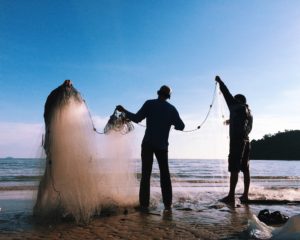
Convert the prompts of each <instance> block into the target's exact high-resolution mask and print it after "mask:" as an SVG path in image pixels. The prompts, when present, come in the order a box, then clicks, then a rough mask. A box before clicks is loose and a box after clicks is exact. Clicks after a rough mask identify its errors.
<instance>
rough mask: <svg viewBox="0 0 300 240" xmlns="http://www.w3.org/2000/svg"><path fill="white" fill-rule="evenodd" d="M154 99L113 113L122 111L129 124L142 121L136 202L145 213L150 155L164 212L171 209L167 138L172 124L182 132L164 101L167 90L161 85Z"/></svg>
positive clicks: (173, 110) (169, 94) (180, 121)
mask: <svg viewBox="0 0 300 240" xmlns="http://www.w3.org/2000/svg"><path fill="white" fill-rule="evenodd" d="M157 94H158V98H157V99H152V100H147V101H146V102H145V103H144V105H143V106H142V107H141V109H140V110H139V111H138V112H137V113H136V114H134V113H131V112H129V111H127V110H126V109H125V108H123V107H122V106H121V105H118V106H117V110H118V111H120V112H124V113H125V114H126V117H127V118H128V119H130V120H131V121H133V122H136V123H138V122H140V121H142V120H143V119H145V118H146V125H147V126H146V131H145V135H144V138H143V141H142V153H141V157H142V177H141V183H140V193H139V201H140V208H141V211H148V207H149V200H150V177H151V172H152V164H153V155H154V154H155V156H156V159H157V161H158V165H159V169H160V184H161V190H162V197H163V203H164V206H165V210H171V205H172V184H171V178H170V172H169V164H168V145H169V143H168V139H169V132H170V128H171V126H172V125H174V127H175V129H176V130H181V131H182V130H183V129H184V127H185V125H184V123H183V121H182V120H181V118H180V116H179V113H178V111H177V110H176V108H175V107H174V106H173V105H171V104H170V103H168V102H167V99H169V98H170V97H171V89H170V88H169V87H168V86H165V85H164V86H162V87H161V88H160V89H159V90H158V91H157Z"/></svg>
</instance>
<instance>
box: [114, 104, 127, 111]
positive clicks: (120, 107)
mask: <svg viewBox="0 0 300 240" xmlns="http://www.w3.org/2000/svg"><path fill="white" fill-rule="evenodd" d="M116 109H117V110H118V111H119V112H125V108H123V106H121V105H118V106H116Z"/></svg>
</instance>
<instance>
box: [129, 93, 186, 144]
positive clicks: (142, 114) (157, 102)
mask: <svg viewBox="0 0 300 240" xmlns="http://www.w3.org/2000/svg"><path fill="white" fill-rule="evenodd" d="M125 113H126V116H127V117H128V118H129V119H130V120H131V121H133V122H136V123H138V122H140V121H142V120H143V119H145V118H146V125H147V127H146V131H145V135H144V139H143V144H150V145H151V146H153V147H155V148H158V149H167V148H168V145H169V142H168V139H169V132H170V128H171V126H172V125H174V127H175V129H176V130H183V129H184V123H183V121H182V120H181V118H180V116H179V113H178V111H177V110H176V108H175V107H174V106H173V105H171V104H170V103H168V102H167V101H165V100H161V99H152V100H147V101H146V102H145V103H144V105H143V106H142V107H141V109H140V110H139V111H138V112H137V113H136V114H134V113H131V112H129V111H125Z"/></svg>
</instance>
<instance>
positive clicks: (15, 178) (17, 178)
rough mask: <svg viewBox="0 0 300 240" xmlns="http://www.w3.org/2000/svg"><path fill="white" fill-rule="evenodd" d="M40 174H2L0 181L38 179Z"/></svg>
mask: <svg viewBox="0 0 300 240" xmlns="http://www.w3.org/2000/svg"><path fill="white" fill-rule="evenodd" d="M41 178H42V176H40V175H30V176H27V175H17V176H2V177H0V182H27V181H39V180H41Z"/></svg>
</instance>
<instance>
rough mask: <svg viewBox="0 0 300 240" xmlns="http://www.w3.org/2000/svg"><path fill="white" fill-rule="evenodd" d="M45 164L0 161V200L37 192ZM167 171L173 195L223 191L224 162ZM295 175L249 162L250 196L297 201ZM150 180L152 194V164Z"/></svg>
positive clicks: (271, 164)
mask: <svg viewBox="0 0 300 240" xmlns="http://www.w3.org/2000/svg"><path fill="white" fill-rule="evenodd" d="M45 161H46V160H45V159H39V158H2V159H1V158H0V198H3V196H4V195H5V192H6V191H17V190H18V191H19V190H22V191H33V190H37V187H38V183H39V181H40V179H41V177H42V175H43V173H44V169H45ZM134 162H135V169H136V173H137V179H139V178H140V175H141V161H140V160H139V159H136V160H134ZM169 167H170V172H171V178H172V184H173V188H174V189H175V191H183V192H184V191H187V189H192V190H193V191H200V192H205V191H210V192H224V191H227V187H228V180H229V179H228V177H229V174H228V172H227V161H226V160H217V159H170V160H169ZM299 172H300V161H284V160H282V161H280V160H276V161H275V160H252V161H250V173H251V187H250V192H251V190H255V189H260V190H265V191H269V192H272V191H273V192H274V194H275V193H276V192H277V193H278V191H279V190H280V191H285V192H289V191H290V192H294V194H293V195H291V196H285V198H290V199H291V200H300V195H298V194H297V192H298V188H299V186H300V176H299ZM240 176H241V178H240V180H239V185H238V191H239V188H242V174H240ZM151 179H152V185H151V186H152V188H153V190H154V189H155V188H159V169H158V164H157V162H156V161H154V164H153V171H152V178H151ZM224 188H225V190H224ZM251 194H254V193H253V192H252V193H251ZM256 194H259V193H256ZM278 194H279V193H278Z"/></svg>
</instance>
